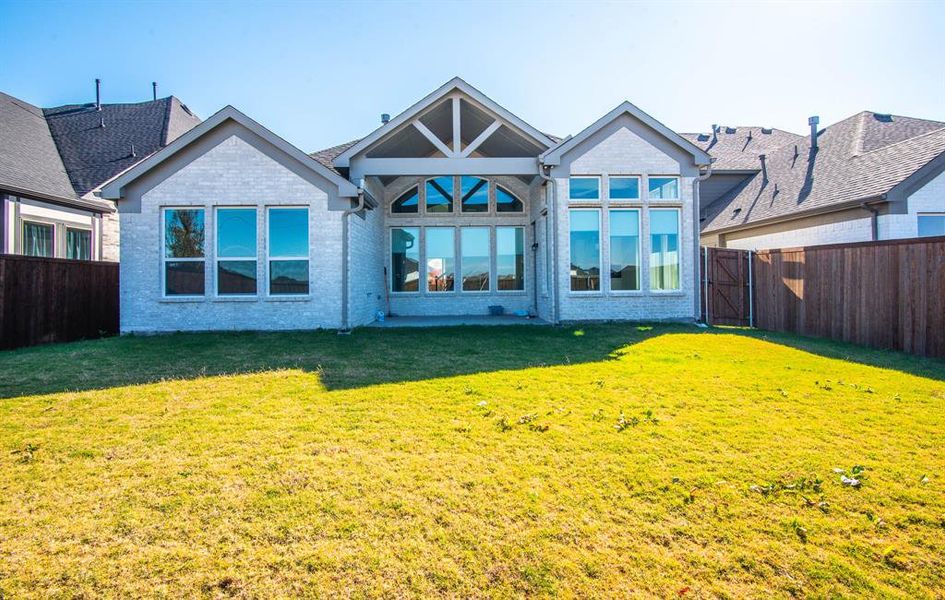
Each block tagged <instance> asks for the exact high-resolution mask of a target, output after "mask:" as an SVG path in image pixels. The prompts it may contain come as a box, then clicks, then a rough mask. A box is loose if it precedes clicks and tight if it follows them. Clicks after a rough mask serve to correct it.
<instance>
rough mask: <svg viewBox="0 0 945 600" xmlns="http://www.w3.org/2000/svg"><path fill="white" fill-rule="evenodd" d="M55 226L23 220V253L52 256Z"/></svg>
mask: <svg viewBox="0 0 945 600" xmlns="http://www.w3.org/2000/svg"><path fill="white" fill-rule="evenodd" d="M54 234H55V227H54V226H53V225H49V224H47V223H31V222H29V221H23V254H25V255H26V256H46V257H49V258H52V257H53V256H54V252H55V249H54V248H53V239H54Z"/></svg>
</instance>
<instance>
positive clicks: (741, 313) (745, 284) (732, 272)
mask: <svg viewBox="0 0 945 600" xmlns="http://www.w3.org/2000/svg"><path fill="white" fill-rule="evenodd" d="M700 258H701V260H700V262H701V263H702V264H701V268H702V294H701V295H702V320H703V321H704V322H705V323H708V324H709V325H740V326H750V325H753V323H752V309H753V306H752V290H751V253H750V252H748V251H747V250H732V249H730V248H703V249H702V255H701V257H700Z"/></svg>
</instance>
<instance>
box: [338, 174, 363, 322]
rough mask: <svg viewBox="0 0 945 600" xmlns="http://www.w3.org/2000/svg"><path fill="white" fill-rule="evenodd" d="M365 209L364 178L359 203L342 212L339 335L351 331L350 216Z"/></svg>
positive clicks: (359, 186)
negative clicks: (349, 308)
mask: <svg viewBox="0 0 945 600" xmlns="http://www.w3.org/2000/svg"><path fill="white" fill-rule="evenodd" d="M362 210H364V180H363V179H362V180H361V183H360V184H358V203H357V204H356V205H355V206H354V207H353V208H349V209H347V210H345V211H344V212H343V213H341V329H340V330H338V334H339V335H346V334H349V333H351V327H350V326H349V325H348V269H349V267H350V265H349V261H348V217H350V216H351V215H352V214H354V213H357V212H361V211H362Z"/></svg>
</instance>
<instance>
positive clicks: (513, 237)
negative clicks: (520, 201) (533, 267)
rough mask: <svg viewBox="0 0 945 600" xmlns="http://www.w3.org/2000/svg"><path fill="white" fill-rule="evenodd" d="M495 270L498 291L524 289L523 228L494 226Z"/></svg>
mask: <svg viewBox="0 0 945 600" xmlns="http://www.w3.org/2000/svg"><path fill="white" fill-rule="evenodd" d="M495 247H496V252H495V256H496V270H497V277H496V279H497V282H498V288H499V291H502V292H504V291H522V290H524V289H525V228H523V227H496V228H495Z"/></svg>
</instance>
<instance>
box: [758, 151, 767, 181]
mask: <svg viewBox="0 0 945 600" xmlns="http://www.w3.org/2000/svg"><path fill="white" fill-rule="evenodd" d="M767 158H768V157H767V156H765V155H764V154H759V155H758V160H760V161H761V182H762V183H763V184H764V183H767V182H768V164H767V162H766V159H767Z"/></svg>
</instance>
